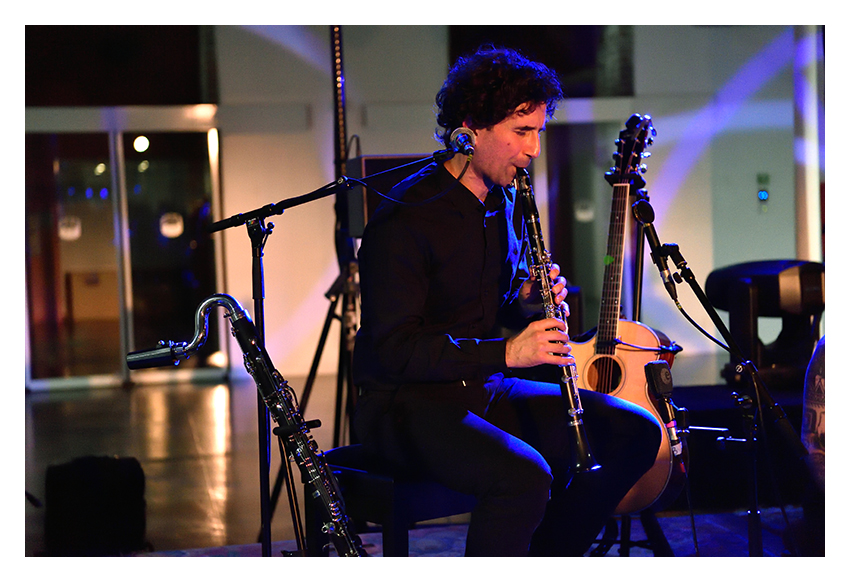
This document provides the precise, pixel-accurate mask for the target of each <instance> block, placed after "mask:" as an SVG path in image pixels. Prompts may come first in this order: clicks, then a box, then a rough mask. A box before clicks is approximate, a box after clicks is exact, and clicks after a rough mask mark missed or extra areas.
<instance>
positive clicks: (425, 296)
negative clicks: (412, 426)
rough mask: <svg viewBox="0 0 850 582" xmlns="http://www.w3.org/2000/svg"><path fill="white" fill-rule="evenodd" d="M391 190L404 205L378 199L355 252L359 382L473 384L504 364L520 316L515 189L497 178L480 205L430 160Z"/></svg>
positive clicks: (522, 268)
mask: <svg viewBox="0 0 850 582" xmlns="http://www.w3.org/2000/svg"><path fill="white" fill-rule="evenodd" d="M442 192H446V193H445V195H443V196H440V197H438V198H437V199H434V200H431V199H432V198H434V197H435V196H437V195H439V194H440V193H442ZM390 195H391V196H392V197H393V198H396V199H399V200H402V201H403V202H404V204H396V203H394V202H387V201H384V202H382V204H381V205H380V206H379V208H378V210H377V211H376V213H375V216H373V217H372V218H371V219H370V220H369V222H368V224H367V225H366V229H365V232H364V234H363V239H362V244H361V247H360V251H359V255H358V259H359V269H360V284H361V305H362V312H361V316H362V317H361V327H360V330H359V332H358V334H357V340H356V344H355V348H354V381H355V384H357V385H358V386H361V387H363V388H367V389H369V388H371V389H378V390H381V389H383V390H386V389H392V388H395V387H397V386H398V385H401V384H422V383H429V382H457V381H460V380H464V381H469V382H475V383H479V382H482V381H483V380H484V379H486V378H487V377H488V376H490V375H492V374H493V373H496V372H500V371H506V367H505V343H506V340H505V339H504V337H503V333H502V330H503V329H504V328H505V327H507V328H515V327H517V326H518V325H519V322H520V318H519V315H518V314H519V313H520V311H519V309H518V307H517V306H516V302H517V292H518V290H519V287H520V285H521V284H522V282H523V281H524V280H525V279H526V278H527V277H528V273H527V267H526V258H525V250H526V245H525V236H524V233H525V227H524V223H523V220H522V216H521V214H522V213H521V211H520V209H519V207H515V202H516V193H515V191H514V189H513V188H501V187H495V188H493V190H491V191H490V193H489V194H488V196H487V199H486V202H485V203H483V204H482V202H481V201H480V200H479V199H478V198H476V197H475V195H474V194H472V192H470V191H469V190H468V189H467V188H466V187H464V186H463V185H461V184H460V183H458V182H457V180H456V179H455V178H454V177H453V176H452V175H451V174H450V173H449V172H448V171H447V170H446V169H445V168H444V167H443V166H442V164H435V163H432V164H430V165H429V166H427V167H426V168H424V169H423V170H421V171H420V172H418V173H417V174H415V175H413V176H411V177H410V178H408V179H407V180H405V181H403V182H402V183H400V184H399V185H398V186H396V187H395V188H394V189H393V190H392V192H391V193H390ZM426 201H427V202H426ZM423 202H424V203H423Z"/></svg>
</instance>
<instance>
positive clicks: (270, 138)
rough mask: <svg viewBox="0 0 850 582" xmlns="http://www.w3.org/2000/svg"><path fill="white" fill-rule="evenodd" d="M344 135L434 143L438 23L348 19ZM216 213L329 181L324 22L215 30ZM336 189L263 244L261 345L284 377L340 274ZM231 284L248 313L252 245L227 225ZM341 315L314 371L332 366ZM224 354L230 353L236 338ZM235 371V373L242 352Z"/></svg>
mask: <svg viewBox="0 0 850 582" xmlns="http://www.w3.org/2000/svg"><path fill="white" fill-rule="evenodd" d="M342 40H343V43H342V46H343V72H344V74H345V92H346V112H347V133H348V136H349V138H351V137H352V136H354V135H358V136H359V137H360V145H361V148H362V153H363V154H364V155H378V154H405V153H419V152H426V153H430V152H432V151H434V150H435V149H438V147H437V145H438V144H437V143H436V142H435V141H434V140H433V138H432V137H431V136H432V134H433V132H434V129H435V124H434V119H433V113H432V111H431V107H432V104H433V98H434V95H435V94H436V92H437V90H438V89H439V87H440V85H441V84H442V82H443V78H444V76H445V72H446V67H447V60H448V57H447V53H448V48H447V33H446V29H445V27H417V26H407V27H375V26H351V27H344V28H343V32H342ZM216 50H217V51H218V62H219V71H218V74H219V82H220V91H221V93H220V102H221V106H220V107H219V115H218V117H219V121H220V127H221V138H222V189H223V193H224V194H223V198H224V200H223V216H224V217H227V216H231V215H233V214H236V213H239V212H245V211H249V210H253V209H255V208H259V207H261V206H264V205H266V204H269V203H274V202H279V201H280V200H283V199H287V198H291V197H294V196H300V195H301V194H306V193H308V192H312V191H314V190H317V189H319V188H321V187H323V186H325V185H326V184H329V183H331V182H333V181H334V179H335V175H334V164H333V160H334V143H333V134H334V133H333V132H334V123H335V110H334V103H333V95H334V93H333V78H332V77H333V68H332V62H331V34H330V27H327V26H273V27H235V26H219V27H217V28H216ZM333 206H334V197H333V196H329V197H327V198H324V199H321V200H317V201H314V202H311V203H309V204H305V205H302V206H299V207H295V208H291V209H289V210H287V211H286V212H285V213H284V214H283V215H281V216H276V217H273V218H271V219H270V222H272V223H274V225H275V228H274V230H273V232H272V235H271V236H270V238H269V241H268V243H267V245H266V247H265V256H264V269H265V309H264V312H265V317H266V343H267V346H268V350H269V353H270V355H271V356H272V358H273V359H274V362H275V364H276V366H277V367H278V369H279V370H280V371H281V373H282V374H283V375H284V376H285V377H291V376H306V375H307V374H308V372H309V370H310V365H311V363H312V360H313V356H314V354H315V352H316V349H317V346H318V343H319V337H320V334H321V328H322V324H323V322H324V319H325V316H326V314H327V311H328V308H329V306H330V303H329V301H328V300H327V299H326V297H325V292H326V291H327V290H328V289H329V288H330V286H331V284H332V283H333V282H334V280H335V279H336V276H337V275H338V274H339V268H338V264H337V258H336V251H335V249H334V244H333V241H334V219H335V216H334V208H333ZM224 237H225V264H226V267H225V268H226V286H227V292H229V293H231V294H232V295H233V296H234V297H236V298H237V299H238V300H239V301H240V302H242V304H243V305H244V306H246V307H247V308H249V310H250V311H252V312H253V299H252V295H251V291H252V285H251V266H252V260H251V246H250V241H249V239H248V236H247V232H246V230H245V228H244V227H241V228H237V229H230V230H228V231H226V232H225V233H224ZM338 338H339V324H338V323H334V324H333V326H332V327H331V333H330V337H329V340H328V343H327V345H326V346H325V349H324V351H323V357H322V362H321V366H320V368H319V373H320V374H334V373H336V366H337V350H338V345H339V344H338ZM231 353H234V354H238V353H239V352H238V349H236V348H234V350H232V352H231ZM234 370H235V371H237V373H244V372H242V368H241V360H237V361H235V362H234Z"/></svg>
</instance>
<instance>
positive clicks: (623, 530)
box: [620, 515, 632, 558]
mask: <svg viewBox="0 0 850 582" xmlns="http://www.w3.org/2000/svg"><path fill="white" fill-rule="evenodd" d="M631 548H632V517H631V516H630V515H621V516H620V555H621V556H622V557H624V558H627V557H628V556H629V553H630V551H631Z"/></svg>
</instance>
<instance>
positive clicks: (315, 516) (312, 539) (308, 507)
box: [304, 497, 329, 557]
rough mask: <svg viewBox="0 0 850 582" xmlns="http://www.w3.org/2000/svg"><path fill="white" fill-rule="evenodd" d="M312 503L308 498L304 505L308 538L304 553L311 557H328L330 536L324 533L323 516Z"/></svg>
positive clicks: (305, 532) (306, 535)
mask: <svg viewBox="0 0 850 582" xmlns="http://www.w3.org/2000/svg"><path fill="white" fill-rule="evenodd" d="M311 501H312V500H311V499H310V498H309V497H308V498H307V499H306V500H305V503H304V522H305V528H304V530H305V531H304V536H305V537H306V538H307V539H306V547H305V548H304V551H305V553H306V554H307V555H308V556H310V557H322V556H327V555H328V554H329V552H328V549H327V546H328V542H329V540H328V536H327V534H325V533H323V532H322V516H321V514H320V513H319V510H318V508H317V507H316V506H315V504H314V503H312V502H311Z"/></svg>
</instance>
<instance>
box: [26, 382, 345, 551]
mask: <svg viewBox="0 0 850 582" xmlns="http://www.w3.org/2000/svg"><path fill="white" fill-rule="evenodd" d="M288 380H289V382H290V384H291V385H292V386H293V388H294V389H296V392H297V393H299V395H300V393H301V388H300V387H301V386H303V379H288ZM335 396H336V380H335V378H319V379H317V381H316V383H315V384H314V386H313V389H312V391H311V395H310V398H309V402H308V405H307V408H306V410H305V417H309V418H310V419H312V418H318V419H320V420H322V422H323V426H322V427H319V428H316V429H313V430H312V431H311V433H312V435H313V437H314V438H315V439H316V442H317V443H318V444H319V447H320V448H322V449H323V450H324V449H327V448H330V447H331V446H332V441H333V424H334V422H333V403H334V401H335ZM257 427H258V403H257V390H256V387H255V385H254V384H253V383H252V382H251V381H250V380H248V381H247V382H237V383H235V384H234V385H233V386H232V387H228V386H226V385H223V384H221V385H214V386H198V385H190V384H179V385H167V386H137V387H134V388H131V389H112V388H101V389H90V390H73V391H72V390H61V391H57V392H53V393H45V392H36V393H29V394H27V396H26V489H27V493H29V494H30V495H31V496H33V497H34V498H35V499H36V500H38V501H43V500H44V498H45V477H46V471H47V468H48V467H49V466H51V465H60V464H63V463H67V462H69V461H72V460H74V459H76V458H79V457H84V456H89V455H93V456H118V457H134V458H136V459H138V461H139V463H140V464H141V466H142V469H143V470H144V476H145V499H146V502H147V514H146V515H147V538H148V541H149V542H150V544H151V546H152V549H153V550H155V551H165V550H178V549H190V548H203V547H216V546H225V545H234V544H248V543H253V542H256V541H257V539H258V535H259V533H260V527H261V518H260V478H259V465H260V461H259V458H260V450H261V449H260V445H259V438H258V428H257ZM279 461H280V454H279V452H278V450H277V449H276V448H272V450H271V477H270V479H271V482H272V486H273V485H274V481H275V478H276V476H277V473H278V468H279V466H280V462H279ZM279 501H280V505H279V508H278V509H276V510H275V513H274V515H273V516H272V520H271V523H272V539H274V540H287V539H294V536H293V527H292V520H291V518H290V515H289V509H288V501H287V498H286V492H285V490H284V492H283V493H281V495H280V497H279ZM299 501H301V499H300V492H299ZM44 549H45V547H44V508H43V507H42V508H39V507H36V506H35V505H34V504H33V503H27V509H26V555H27V556H37V555H40V554H42V553H43V552H44Z"/></svg>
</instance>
